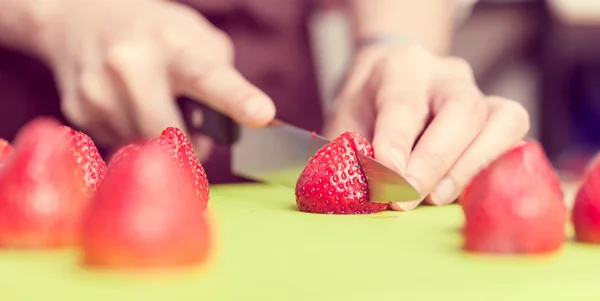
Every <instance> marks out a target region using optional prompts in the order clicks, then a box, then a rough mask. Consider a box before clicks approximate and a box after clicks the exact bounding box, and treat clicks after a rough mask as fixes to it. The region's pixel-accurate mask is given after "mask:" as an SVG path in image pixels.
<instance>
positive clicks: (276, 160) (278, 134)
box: [232, 120, 421, 203]
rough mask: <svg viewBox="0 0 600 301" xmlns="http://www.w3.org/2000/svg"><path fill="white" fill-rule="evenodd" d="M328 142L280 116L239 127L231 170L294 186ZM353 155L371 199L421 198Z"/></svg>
mask: <svg viewBox="0 0 600 301" xmlns="http://www.w3.org/2000/svg"><path fill="white" fill-rule="evenodd" d="M329 142H330V140H328V139H326V138H324V137H321V136H319V135H316V134H315V133H312V132H309V131H306V130H303V129H300V128H297V127H294V126H292V125H290V124H287V123H284V122H282V121H280V120H275V121H273V122H271V124H269V125H268V126H266V127H263V128H243V127H242V128H241V130H240V139H239V140H238V141H237V142H236V143H235V144H234V145H233V146H232V171H233V173H235V174H237V175H239V176H243V177H246V178H250V179H253V180H258V181H262V182H266V183H271V184H278V185H282V186H286V187H290V188H295V187H296V182H297V181H298V177H299V176H300V174H301V173H302V170H303V169H304V167H305V166H306V164H307V163H308V161H309V160H310V158H311V157H312V156H313V155H314V154H316V153H317V152H318V151H319V150H320V149H321V148H322V147H324V146H325V145H327V144H328V143H329ZM357 155H358V161H359V164H360V165H361V167H362V169H363V171H364V173H365V176H366V178H367V184H368V187H369V195H370V200H371V201H372V202H377V203H389V202H408V201H414V200H417V199H420V198H421V196H420V194H419V193H418V192H417V190H416V189H415V188H414V187H412V186H411V185H410V184H409V183H408V182H407V181H406V180H405V179H404V178H403V177H402V176H401V175H400V174H398V173H397V172H395V171H393V170H391V169H389V168H388V167H386V166H385V165H383V164H382V163H381V162H379V161H377V160H375V159H373V158H370V157H368V156H365V155H363V154H360V153H357Z"/></svg>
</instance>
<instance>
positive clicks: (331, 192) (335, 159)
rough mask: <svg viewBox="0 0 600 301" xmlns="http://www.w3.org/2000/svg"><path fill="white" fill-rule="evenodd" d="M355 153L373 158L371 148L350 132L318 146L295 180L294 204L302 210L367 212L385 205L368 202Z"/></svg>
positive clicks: (333, 212)
mask: <svg viewBox="0 0 600 301" xmlns="http://www.w3.org/2000/svg"><path fill="white" fill-rule="evenodd" d="M356 152H360V153H361V154H363V155H366V156H369V157H371V158H372V157H373V147H372V146H371V144H370V143H369V142H368V141H367V140H366V139H365V138H363V137H361V136H359V135H358V134H356V133H354V132H345V133H343V134H342V135H340V136H339V137H337V138H335V139H334V140H333V141H331V143H329V144H327V145H326V146H324V147H323V148H321V149H320V150H319V151H318V152H317V153H316V154H315V155H314V156H313V157H312V158H311V160H310V161H309V163H308V164H307V166H306V167H305V168H304V170H303V171H302V173H301V174H300V177H299V178H298V182H297V183H296V203H297V205H298V209H300V211H303V212H312V213H327V214H368V213H375V212H379V211H383V210H386V209H388V207H389V204H380V203H373V202H370V201H369V188H368V185H367V182H366V178H365V175H364V172H363V170H362V168H361V166H360V164H359V162H358V158H357V157H356V156H357V154H356Z"/></svg>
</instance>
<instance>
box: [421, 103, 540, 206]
mask: <svg viewBox="0 0 600 301" xmlns="http://www.w3.org/2000/svg"><path fill="white" fill-rule="evenodd" d="M486 101H487V102H488V103H489V117H488V121H487V123H486V125H485V127H484V129H483V130H482V131H481V133H480V134H479V136H478V137H477V138H476V139H475V141H474V142H473V143H472V144H471V146H470V147H469V148H468V149H467V150H466V151H465V152H464V153H463V155H462V156H461V157H460V158H459V159H458V160H457V161H456V163H455V164H454V166H453V167H452V168H451V169H450V171H449V172H448V174H446V176H445V177H444V178H443V179H442V180H441V181H440V182H439V183H438V184H437V186H436V188H435V189H434V190H433V192H432V193H431V195H430V201H431V203H432V204H435V205H445V204H449V203H451V202H453V201H454V200H455V199H456V198H457V197H458V195H459V194H460V192H461V191H462V190H463V189H464V187H465V186H466V185H467V184H468V182H469V181H470V179H471V178H472V177H473V176H475V175H476V174H477V173H478V172H479V171H480V170H481V169H482V168H484V167H485V166H487V165H488V164H489V163H490V162H491V161H493V160H495V159H496V158H497V157H499V156H500V155H501V154H503V153H504V152H506V151H507V150H508V149H509V148H511V147H512V146H514V145H515V144H516V143H518V142H519V141H521V140H522V138H523V137H525V135H526V134H527V132H528V131H529V126H530V125H529V114H528V113H527V110H526V109H525V108H524V107H523V106H522V105H521V104H519V103H517V102H515V101H512V100H508V99H504V98H501V97H488V98H487V100H486Z"/></svg>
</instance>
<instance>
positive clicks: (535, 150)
mask: <svg viewBox="0 0 600 301" xmlns="http://www.w3.org/2000/svg"><path fill="white" fill-rule="evenodd" d="M513 166H518V168H519V169H522V170H523V172H526V173H529V174H531V175H534V176H536V177H538V178H540V179H541V180H542V181H544V182H546V183H547V184H548V187H550V188H551V189H552V190H553V191H554V192H555V193H557V194H559V195H560V196H561V198H563V197H564V193H563V191H562V187H561V183H560V178H559V177H558V175H557V174H556V172H555V171H554V168H553V167H552V164H551V163H550V160H548V157H547V156H546V152H545V151H544V149H543V148H542V146H541V145H540V144H539V143H538V142H536V141H534V140H529V141H524V142H522V143H520V144H519V145H517V146H515V147H514V148H512V149H510V150H509V151H507V152H506V153H504V154H503V155H502V156H501V158H498V159H497V160H495V161H494V162H492V163H491V164H490V165H489V166H488V167H487V168H484V169H483V170H481V171H480V172H479V173H478V174H477V175H476V176H475V177H473V179H471V182H470V183H469V185H467V187H466V188H465V190H464V191H463V193H462V194H461V196H460V197H459V203H460V204H461V205H462V206H463V208H464V207H466V206H467V205H468V202H469V201H471V200H476V199H477V198H475V197H471V196H470V195H469V194H471V193H472V192H473V191H474V190H476V189H475V188H477V189H479V190H481V185H482V183H486V185H487V184H494V186H495V187H496V186H497V183H499V182H501V181H505V180H509V179H507V178H506V172H505V170H509V169H511V168H513ZM490 178H497V179H496V180H494V181H491V180H487V179H490ZM490 189H492V188H490ZM484 190H485V189H484Z"/></svg>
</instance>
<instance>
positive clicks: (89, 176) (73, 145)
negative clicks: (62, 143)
mask: <svg viewBox="0 0 600 301" xmlns="http://www.w3.org/2000/svg"><path fill="white" fill-rule="evenodd" d="M62 129H63V130H64V131H65V133H66V134H67V137H68V139H69V147H70V149H71V152H72V153H73V155H74V156H75V158H76V160H77V164H78V165H79V172H80V175H81V176H82V177H83V180H84V182H85V185H86V191H87V192H88V193H90V194H91V193H93V192H94V191H96V188H97V185H98V183H99V182H100V181H102V178H103V177H104V173H106V163H105V162H104V160H103V159H102V156H100V152H98V148H97V147H96V144H94V141H93V140H92V138H90V137H89V136H88V135H86V134H84V133H82V132H79V131H76V130H74V129H72V128H70V127H68V126H62Z"/></svg>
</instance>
